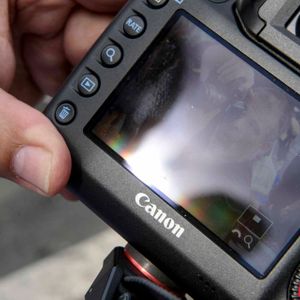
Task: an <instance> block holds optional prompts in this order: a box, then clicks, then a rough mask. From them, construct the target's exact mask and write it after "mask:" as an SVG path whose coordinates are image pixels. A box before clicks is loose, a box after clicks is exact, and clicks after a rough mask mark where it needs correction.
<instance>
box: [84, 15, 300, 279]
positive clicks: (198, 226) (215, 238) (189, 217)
mask: <svg viewBox="0 0 300 300" xmlns="http://www.w3.org/2000/svg"><path fill="white" fill-rule="evenodd" d="M182 16H184V17H186V18H187V19H188V20H189V21H191V22H192V23H193V24H195V25H196V26H197V27H198V28H200V29H201V30H203V31H204V32H205V33H207V34H208V35H209V36H210V37H212V38H213V39H215V40H216V41H217V42H219V43H220V44H222V45H223V46H225V47H226V48H227V49H228V50H229V51H231V52H233V53H234V54H236V55H237V56H238V57H240V58H241V59H242V60H243V61H245V62H246V63H248V64H249V65H250V66H251V67H252V68H254V69H255V70H257V71H258V72H260V73H261V74H262V75H263V76H265V77H267V78H268V79H269V80H271V81H272V82H273V83H274V84H276V85H277V86H278V87H279V88H281V89H283V90H284V91H285V92H287V93H288V94H289V95H291V96H292V97H293V98H295V99H296V100H297V101H299V100H300V96H299V95H298V94H297V93H295V92H294V91H293V90H291V89H290V88H288V87H287V86H286V85H285V84H284V83H283V82H281V81H280V80H278V79H277V78H275V77H274V76H273V75H271V74H270V73H269V72H267V71H266V70H265V69H263V68H262V67H261V66H259V65H258V64H257V63H255V62H254V61H253V60H252V59H250V58H249V57H247V56H246V55H244V54H243V53H242V52H241V51H239V50H238V49H236V48H235V47H234V46H232V45H231V44H230V43H228V42H227V41H225V40H224V39H223V38H221V37H220V36H219V35H218V34H216V33H215V32H213V31H212V30H210V29H209V28H208V27H207V26H205V25H204V24H203V23H202V22H201V21H199V20H197V19H196V18H194V17H193V16H191V15H190V14H189V13H187V12H186V11H184V10H179V11H177V12H176V13H175V14H174V15H173V16H172V17H171V18H170V20H169V22H168V23H167V25H166V26H165V27H164V28H163V29H162V31H161V32H160V34H159V35H158V36H157V37H156V38H155V40H154V41H153V42H152V43H151V45H150V46H149V47H148V49H147V50H146V51H145V52H144V53H143V54H142V56H141V58H140V59H139V60H138V62H137V63H136V64H135V65H134V66H133V67H132V68H131V70H130V71H129V72H128V74H131V73H133V72H134V71H135V70H136V69H138V68H139V67H140V65H143V62H144V60H145V59H146V58H147V56H148V54H149V53H151V52H152V49H153V48H155V46H156V44H157V41H159V40H161V39H162V38H163V36H165V35H166V34H167V33H168V32H169V30H170V29H171V28H172V27H173V25H174V24H175V23H176V22H177V21H178V20H179V18H180V17H182ZM128 74H127V75H126V76H125V78H126V77H127V76H128ZM125 83H126V81H125V80H123V81H122V82H121V83H120V84H119V85H118V86H117V88H116V89H115V91H113V93H112V94H111V95H110V96H109V97H108V98H107V100H106V101H105V102H104V104H103V105H102V106H101V108H100V109H99V111H98V112H97V113H96V114H95V115H94V116H93V118H92V119H91V121H90V122H89V123H88V124H87V125H86V126H85V128H84V133H85V135H86V136H87V137H88V138H90V139H91V140H92V141H93V142H94V143H95V144H96V145H97V146H100V147H101V149H102V150H104V151H105V152H106V153H107V154H109V156H111V157H112V158H113V159H114V160H116V161H117V162H118V163H119V164H120V165H121V166H122V167H123V168H124V169H126V170H127V171H128V172H129V173H131V174H132V175H133V177H134V178H135V179H136V180H138V181H140V182H141V183H143V184H144V185H145V186H147V184H145V183H144V182H142V181H141V180H140V179H138V178H137V177H136V176H135V175H134V174H133V173H132V172H131V171H130V168H129V167H128V165H126V161H125V160H124V159H123V158H122V157H121V156H120V155H119V154H117V153H116V152H115V151H114V150H112V149H111V148H110V147H109V146H108V145H106V144H105V143H104V142H102V141H101V140H100V139H99V138H98V137H97V136H96V135H95V134H94V133H93V132H92V131H93V129H94V127H95V126H96V124H97V123H98V121H99V119H101V117H102V116H103V115H104V114H105V112H106V109H107V107H108V106H109V105H110V103H111V101H113V100H114V97H115V96H116V95H117V94H118V91H119V89H121V88H122V87H123V86H124V85H125ZM147 187H148V188H149V189H150V190H151V191H152V192H154V193H155V194H156V195H158V197H160V198H161V199H162V200H163V201H164V202H166V203H167V204H168V205H169V206H171V207H172V208H173V209H174V210H176V211H177V212H178V213H179V214H180V215H181V216H183V217H184V218H185V219H187V220H188V221H189V222H190V223H191V224H192V225H193V226H194V227H196V229H197V230H200V231H201V232H202V233H203V234H204V235H206V236H207V237H209V238H210V239H211V240H212V241H213V242H214V243H216V244H217V245H218V246H219V247H220V248H222V249H223V250H224V251H225V252H226V253H227V254H229V255H230V256H231V257H232V258H234V259H235V260H236V261H238V263H240V264H241V265H242V266H243V267H244V268H246V269H247V270H248V271H249V272H250V273H252V274H253V275H254V276H255V277H257V278H259V279H263V278H265V277H266V276H267V275H268V274H269V273H270V272H271V270H272V269H273V268H274V266H275V265H276V264H277V263H278V261H279V260H280V258H281V257H282V256H283V255H284V254H285V252H286V251H287V250H288V248H289V247H290V246H291V245H292V244H293V243H294V241H295V240H296V239H297V236H298V235H299V233H300V229H299V230H298V231H297V233H296V234H295V235H294V236H293V237H292V238H291V239H290V241H289V243H288V244H287V245H286V246H285V247H284V248H283V250H282V251H281V252H280V253H279V254H278V255H277V256H276V258H275V259H274V261H273V263H272V264H270V266H269V268H267V269H266V271H265V272H264V273H260V272H258V271H257V270H256V269H254V268H253V267H252V266H251V265H250V264H249V263H247V262H246V261H245V260H244V259H243V257H242V255H241V254H239V253H237V252H236V251H235V250H234V249H232V248H231V247H230V246H229V245H228V244H226V242H224V241H223V240H221V239H220V238H219V237H218V236H217V235H216V234H214V233H213V232H212V231H210V230H209V229H208V228H207V227H206V226H205V225H203V224H202V223H201V222H200V221H198V220H197V219H196V218H195V217H193V216H192V215H191V214H190V213H189V212H188V211H186V210H185V209H183V208H182V207H181V206H179V205H178V204H176V203H175V202H173V201H172V200H171V199H168V198H167V197H166V196H165V195H164V197H162V194H161V193H160V192H159V191H158V190H157V189H155V188H153V187H151V186H147Z"/></svg>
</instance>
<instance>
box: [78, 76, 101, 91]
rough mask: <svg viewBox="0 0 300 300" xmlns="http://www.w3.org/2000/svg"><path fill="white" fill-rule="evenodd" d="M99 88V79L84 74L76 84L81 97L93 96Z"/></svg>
mask: <svg viewBox="0 0 300 300" xmlns="http://www.w3.org/2000/svg"><path fill="white" fill-rule="evenodd" d="M99 86H100V81H99V79H98V78H97V77H96V76H95V75H93V74H85V75H83V76H82V77H81V79H80V81H79V83H78V90H79V92H80V94H81V95H83V96H85V97H89V96H92V95H94V94H95V93H96V92H97V91H98V89H99Z"/></svg>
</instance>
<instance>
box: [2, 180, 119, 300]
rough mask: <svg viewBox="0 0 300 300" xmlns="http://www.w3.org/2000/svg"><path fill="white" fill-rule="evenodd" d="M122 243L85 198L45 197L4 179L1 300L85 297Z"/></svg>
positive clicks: (52, 299) (58, 299)
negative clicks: (79, 199) (68, 199)
mask: <svg viewBox="0 0 300 300" xmlns="http://www.w3.org/2000/svg"><path fill="white" fill-rule="evenodd" d="M99 201H101V199H99ZM120 245H121V246H122V245H125V241H123V240H122V239H121V238H120V237H119V236H118V235H117V234H116V233H114V232H113V231H112V230H111V229H109V228H108V227H107V226H106V225H105V224H104V223H103V222H102V221H101V220H100V219H99V218H98V217H96V216H95V215H94V214H93V213H92V212H91V211H90V210H88V209H87V208H86V207H85V206H84V205H83V204H82V203H81V202H75V203H73V202H68V201H66V200H64V199H62V198H61V197H59V196H58V197H55V198H53V199H47V198H43V197H41V196H38V195H36V194H34V193H32V192H29V191H26V190H24V189H22V188H20V187H18V186H16V185H15V184H13V183H11V182H8V181H6V180H2V179H0V262H1V263H0V299H1V300H17V299H18V300H20V299H22V300H27V299H30V300H41V299H42V300H48V299H51V300H79V299H84V294H85V293H86V292H87V291H88V289H89V287H90V285H91V284H92V282H93V280H94V279H95V278H96V276H97V274H98V272H99V271H100V269H101V266H102V262H103V259H104V258H105V257H106V256H107V255H108V254H109V252H110V251H111V250H112V249H113V248H114V247H116V246H120Z"/></svg>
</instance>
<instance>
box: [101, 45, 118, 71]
mask: <svg viewBox="0 0 300 300" xmlns="http://www.w3.org/2000/svg"><path fill="white" fill-rule="evenodd" d="M121 60H122V50H121V48H120V47H118V46H116V45H109V46H106V47H105V48H104V49H103V50H102V53H101V61H102V63H103V64H104V65H105V66H106V67H115V66H116V65H118V64H119V63H120V62H121Z"/></svg>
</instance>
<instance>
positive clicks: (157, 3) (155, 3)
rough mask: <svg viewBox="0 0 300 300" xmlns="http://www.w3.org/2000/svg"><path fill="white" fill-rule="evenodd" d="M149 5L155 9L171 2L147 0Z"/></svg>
mask: <svg viewBox="0 0 300 300" xmlns="http://www.w3.org/2000/svg"><path fill="white" fill-rule="evenodd" d="M147 1H148V4H149V5H150V6H151V7H153V8H161V7H163V6H165V5H166V4H167V3H168V1H169V0H147Z"/></svg>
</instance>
